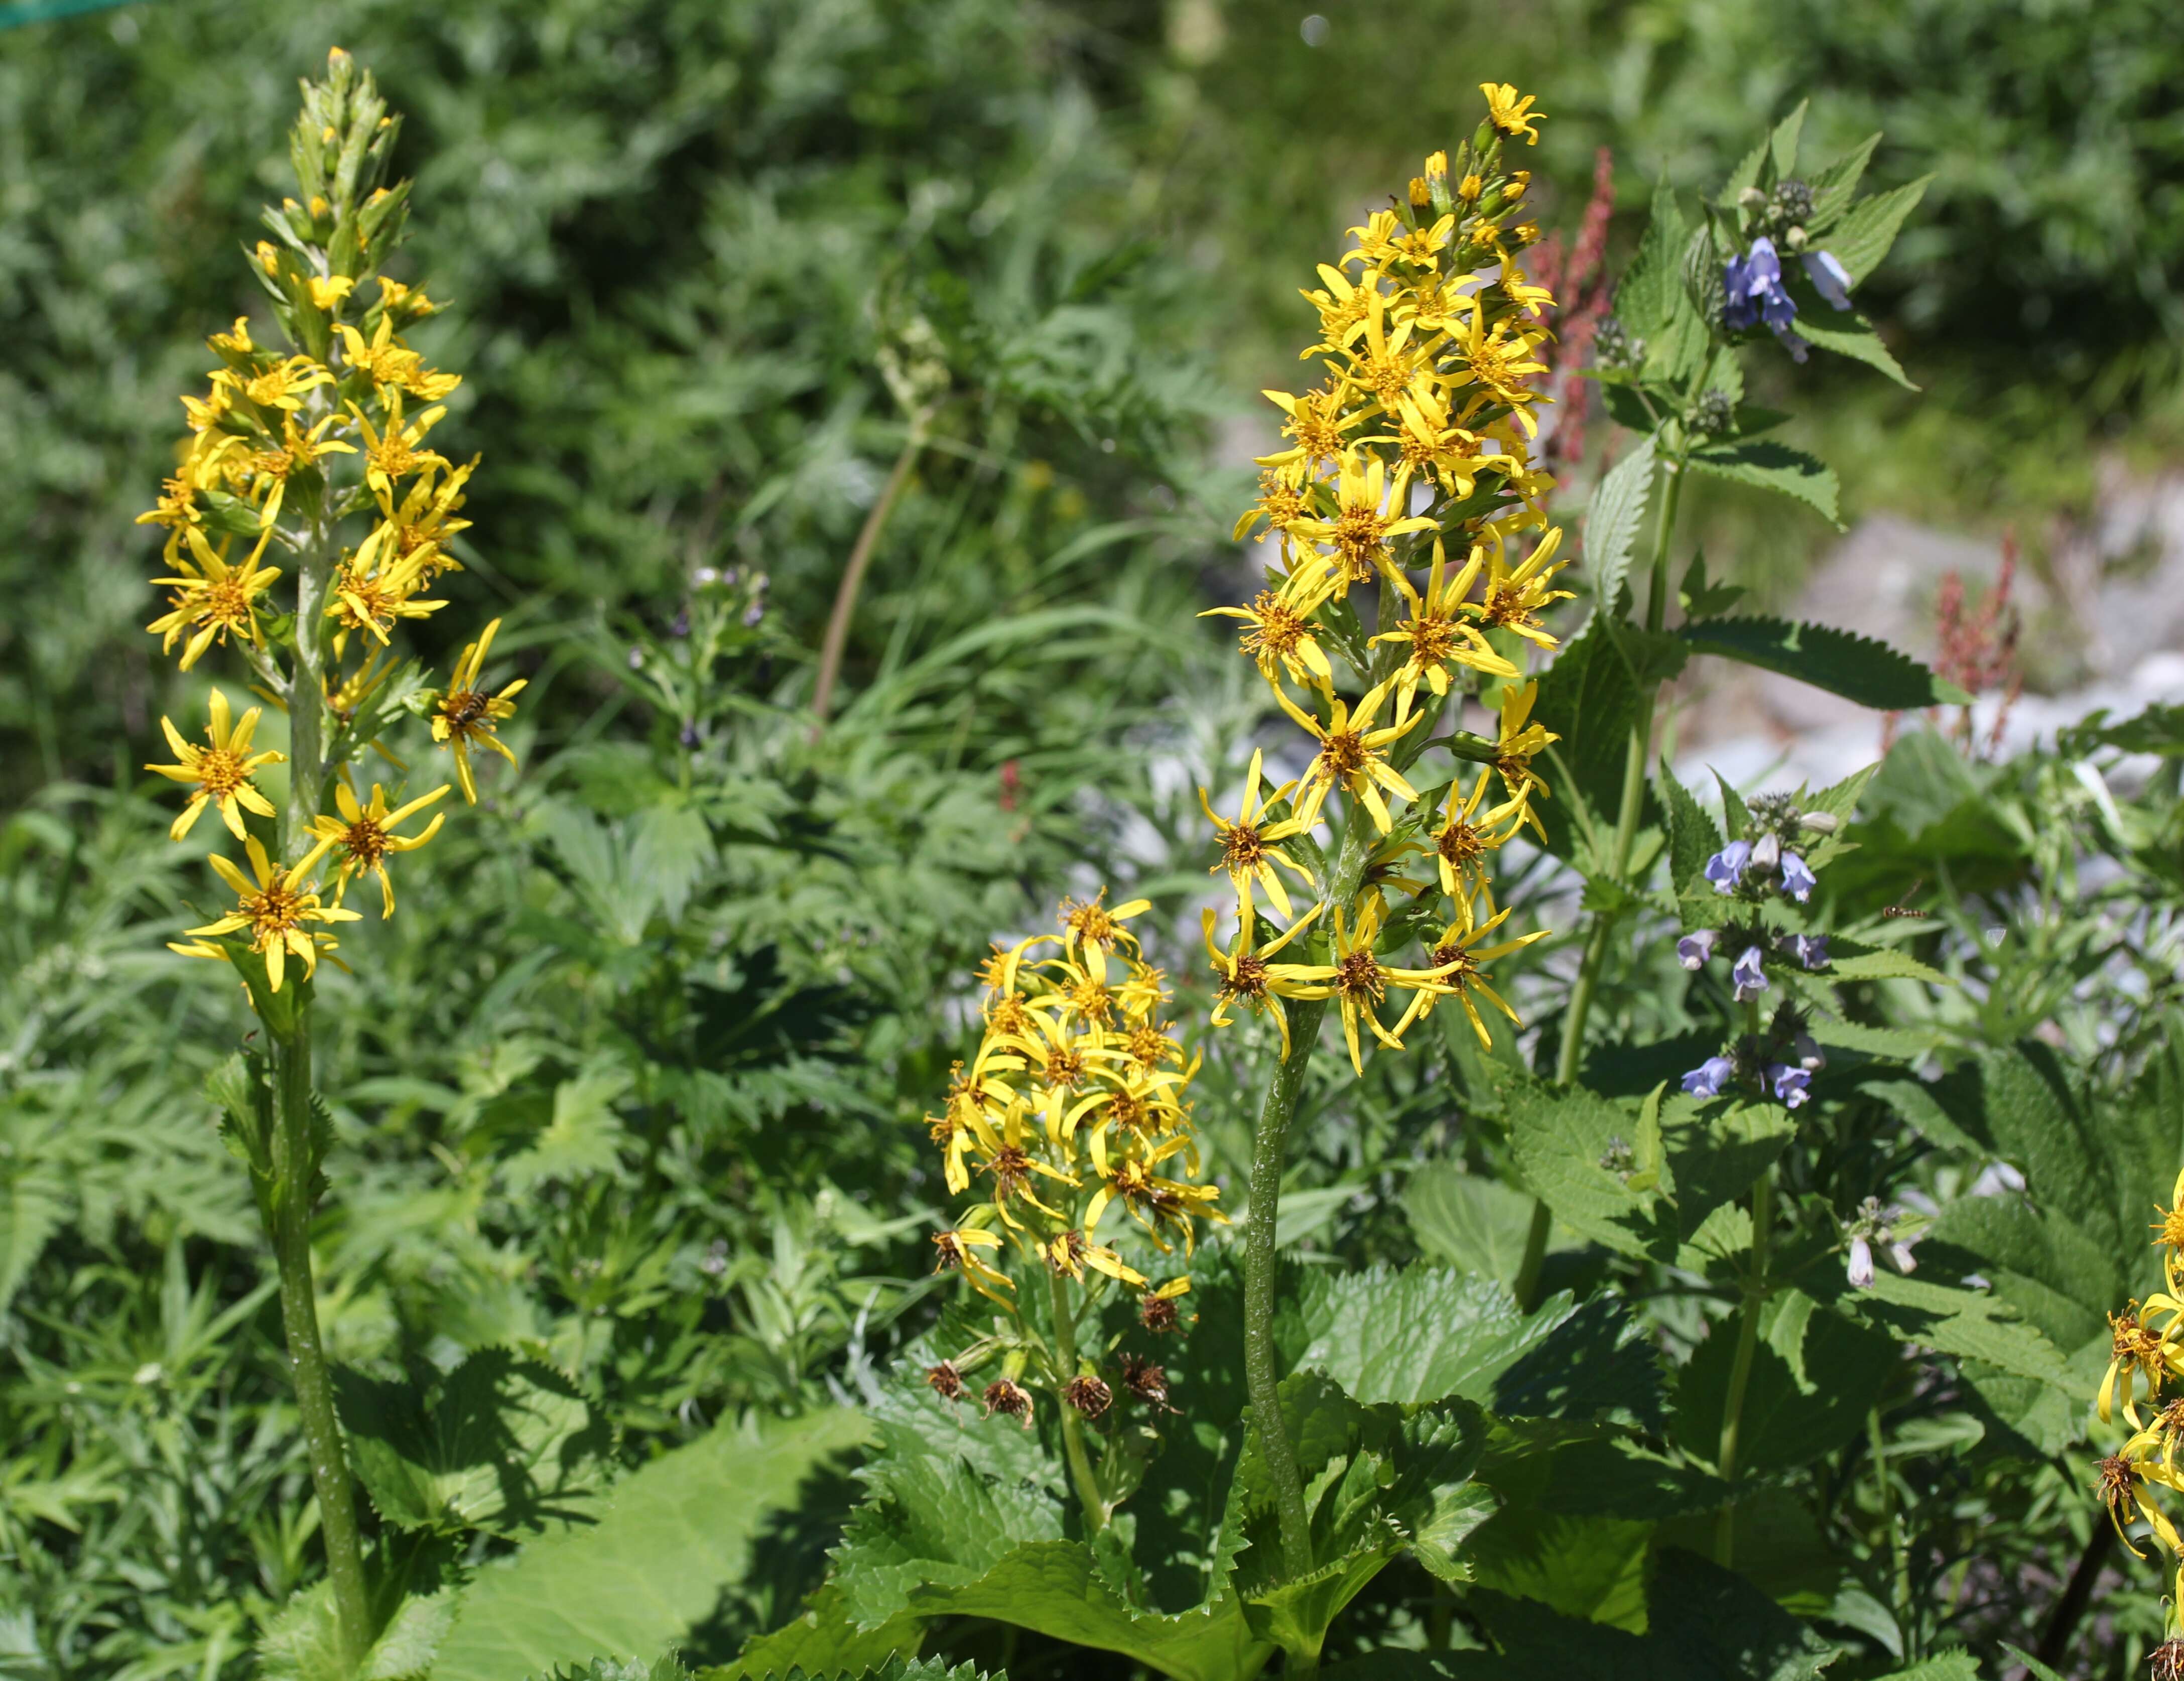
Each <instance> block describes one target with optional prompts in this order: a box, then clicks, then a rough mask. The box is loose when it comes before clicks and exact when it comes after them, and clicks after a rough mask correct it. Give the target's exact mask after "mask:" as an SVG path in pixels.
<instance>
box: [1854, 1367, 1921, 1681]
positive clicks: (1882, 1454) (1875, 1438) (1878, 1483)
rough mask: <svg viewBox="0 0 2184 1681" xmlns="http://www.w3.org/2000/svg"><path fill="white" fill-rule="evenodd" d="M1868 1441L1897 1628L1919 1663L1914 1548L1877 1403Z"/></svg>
mask: <svg viewBox="0 0 2184 1681" xmlns="http://www.w3.org/2000/svg"><path fill="white" fill-rule="evenodd" d="M1865 1443H1866V1448H1867V1450H1868V1451H1869V1452H1870V1453H1871V1454H1872V1456H1873V1483H1874V1489H1875V1492H1876V1493H1877V1494H1878V1495H1879V1496H1880V1527H1881V1528H1884V1529H1886V1531H1887V1532H1888V1556H1889V1564H1890V1566H1891V1569H1892V1583H1893V1585H1894V1588H1895V1601H1896V1603H1895V1611H1896V1630H1897V1634H1899V1635H1901V1636H1902V1637H1903V1659H1904V1662H1907V1663H1916V1662H1918V1661H1919V1651H1918V1650H1917V1645H1918V1642H1917V1639H1916V1638H1915V1634H1914V1630H1913V1628H1912V1626H1911V1622H1912V1619H1911V1550H1910V1548H1909V1546H1908V1545H1906V1543H1905V1541H1904V1537H1903V1523H1902V1522H1900V1521H1899V1520H1898V1518H1897V1513H1896V1483H1895V1482H1894V1479H1892V1478H1891V1477H1890V1476H1889V1474H1888V1440H1887V1438H1886V1435H1884V1434H1883V1433H1882V1431H1881V1428H1880V1408H1879V1407H1877V1406H1876V1407H1872V1408H1869V1409H1868V1411H1867V1412H1866V1415H1865Z"/></svg>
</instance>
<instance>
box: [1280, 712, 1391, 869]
mask: <svg viewBox="0 0 2184 1681" xmlns="http://www.w3.org/2000/svg"><path fill="white" fill-rule="evenodd" d="M1393 690H1394V684H1393V682H1385V683H1382V684H1381V685H1380V686H1379V687H1377V688H1374V689H1372V690H1370V691H1368V693H1366V695H1365V696H1364V698H1363V699H1361V700H1360V701H1359V702H1358V703H1357V710H1356V711H1355V712H1352V711H1351V708H1350V703H1349V702H1348V701H1346V700H1344V699H1341V698H1340V696H1337V697H1335V698H1334V699H1333V701H1332V702H1331V712H1330V715H1329V718H1328V721H1326V722H1325V723H1324V724H1323V723H1321V722H1320V721H1319V720H1318V719H1317V718H1315V717H1313V716H1312V714H1310V713H1309V712H1307V711H1305V710H1303V709H1302V708H1301V707H1300V706H1298V705H1297V704H1296V703H1295V701H1293V700H1291V699H1290V698H1289V696H1288V695H1286V694H1284V693H1281V692H1280V691H1279V690H1276V691H1275V694H1274V699H1276V701H1278V702H1279V704H1280V705H1281V708H1282V710H1284V712H1287V713H1288V714H1289V715H1290V717H1292V718H1294V719H1295V720H1296V721H1297V723H1298V724H1299V725H1300V726H1301V727H1303V728H1304V729H1306V730H1308V731H1310V732H1311V733H1312V737H1313V738H1315V739H1316V740H1317V741H1318V743H1319V752H1318V754H1317V755H1315V756H1314V758H1313V760H1312V768H1311V769H1310V770H1308V771H1306V772H1305V777H1304V788H1305V791H1304V797H1303V799H1302V801H1301V803H1294V804H1295V813H1296V815H1297V817H1298V819H1299V820H1300V821H1301V822H1303V823H1304V824H1305V825H1306V826H1307V827H1310V826H1311V825H1312V824H1313V823H1316V822H1318V821H1319V809H1320V807H1321V806H1322V805H1323V804H1326V803H1327V797H1328V795H1329V794H1330V793H1334V790H1335V788H1338V787H1340V788H1346V789H1347V790H1348V791H1349V792H1350V793H1351V796H1352V797H1353V798H1355V799H1361V800H1362V801H1363V802H1364V803H1365V809H1366V810H1368V811H1370V812H1371V813H1372V814H1373V825H1374V827H1377V828H1378V829H1379V831H1380V832H1381V833H1382V834H1384V835H1385V834H1386V833H1387V832H1388V831H1389V829H1390V827H1393V825H1392V823H1391V822H1390V819H1389V816H1388V804H1387V801H1386V800H1385V799H1383V798H1382V795H1383V794H1384V793H1391V794H1393V795H1395V796H1396V799H1401V800H1403V801H1406V802H1407V801H1410V800H1413V799H1417V798H1418V790H1417V789H1416V788H1412V786H1411V785H1410V784H1409V783H1408V782H1405V781H1404V780H1403V778H1402V776H1401V772H1399V771H1397V770H1396V767H1395V766H1394V765H1391V764H1390V763H1389V762H1388V756H1387V754H1385V753H1384V752H1382V751H1381V749H1383V748H1385V747H1386V746H1388V745H1389V744H1390V743H1391V742H1394V741H1396V739H1397V738H1400V737H1401V736H1402V735H1403V734H1404V733H1405V732H1407V731H1409V730H1410V729H1411V728H1412V726H1414V725H1416V724H1417V723H1418V722H1419V721H1420V720H1421V719H1423V717H1424V714H1423V713H1418V714H1413V715H1412V716H1411V717H1408V718H1399V719H1397V720H1396V722H1394V723H1392V724H1390V725H1388V726H1385V727H1384V728H1381V729H1377V730H1376V729H1374V728H1373V715H1374V714H1376V713H1377V712H1379V710H1380V705H1381V703H1382V702H1383V701H1385V700H1386V699H1387V698H1388V696H1389V695H1390V693H1392V692H1393Z"/></svg>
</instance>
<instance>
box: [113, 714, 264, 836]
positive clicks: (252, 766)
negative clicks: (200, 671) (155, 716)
mask: <svg viewBox="0 0 2184 1681" xmlns="http://www.w3.org/2000/svg"><path fill="white" fill-rule="evenodd" d="M259 710H260V709H259V708H258V707H255V706H253V707H252V708H251V709H250V710H248V712H245V713H244V714H243V715H242V722H241V723H239V724H238V723H233V722H232V721H231V719H232V715H231V712H230V711H229V710H228V704H227V697H226V695H225V694H223V693H220V690H218V689H214V691H213V692H212V706H211V711H212V719H211V721H210V723H209V725H208V726H206V729H205V740H206V741H207V743H209V745H207V746H204V747H198V746H195V745H193V744H192V743H189V742H187V741H185V740H183V739H182V732H181V731H180V730H178V729H176V728H175V726H174V721H172V720H171V719H168V718H164V717H163V718H161V719H160V720H159V727H160V728H161V729H163V730H164V731H165V732H167V745H168V746H170V747H171V748H172V749H174V750H175V758H176V759H178V760H181V763H180V764H175V765H146V766H145V767H144V768H145V769H146V770H148V771H154V772H156V773H157V774H158V775H159V776H164V777H166V778H168V780H170V782H195V783H196V784H197V788H196V789H195V791H194V792H192V793H191V795H190V798H189V803H188V804H186V805H184V806H183V807H182V811H181V815H180V816H179V817H177V818H175V822H174V827H172V828H170V829H169V830H168V831H167V836H168V838H169V839H170V840H180V839H181V838H182V837H183V836H185V835H187V833H189V832H190V830H191V828H192V827H194V826H195V824H196V822H197V821H198V815H199V814H200V813H201V812H203V810H204V809H205V807H206V806H208V805H209V806H211V807H212V808H213V809H214V810H216V811H218V812H219V813H220V821H222V822H224V823H226V825H227V827H228V831H229V832H230V833H231V834H232V835H233V836H234V837H235V838H236V839H237V840H243V839H247V838H248V837H247V835H246V834H245V832H244V831H243V827H242V814H243V813H244V812H245V811H254V812H256V813H257V814H258V815H259V816H261V817H270V816H272V815H274V811H273V802H272V801H271V800H270V799H266V798H265V795H264V794H262V793H259V791H258V789H257V788H256V786H255V785H254V784H253V782H251V780H250V779H251V777H252V776H253V775H254V774H255V773H256V772H257V771H258V769H259V766H260V765H281V764H286V763H287V756H286V755H285V754H278V753H270V752H269V753H253V752H251V750H250V738H251V737H252V736H253V735H255V734H256V733H257V731H258V717H259Z"/></svg>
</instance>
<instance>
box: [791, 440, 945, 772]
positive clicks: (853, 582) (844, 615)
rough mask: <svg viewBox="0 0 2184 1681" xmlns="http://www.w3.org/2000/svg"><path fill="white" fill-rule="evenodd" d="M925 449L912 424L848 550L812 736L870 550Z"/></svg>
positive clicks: (834, 677) (826, 642) (828, 698)
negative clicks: (908, 434)
mask: <svg viewBox="0 0 2184 1681" xmlns="http://www.w3.org/2000/svg"><path fill="white" fill-rule="evenodd" d="M923 448H925V424H924V421H923V420H922V419H921V420H913V421H911V427H910V436H909V437H907V438H905V440H904V441H903V446H902V454H900V455H898V456H896V457H895V458H894V467H893V468H892V469H890V470H889V473H888V476H887V483H886V484H885V485H884V486H883V487H882V488H881V490H880V495H879V500H878V501H877V502H875V503H873V504H872V511H871V512H869V513H868V514H866V515H865V523H864V525H863V526H861V528H860V529H859V531H858V532H857V540H856V542H855V543H854V544H852V545H851V546H850V563H849V565H846V566H844V568H843V569H842V582H841V584H840V585H839V587H837V588H836V590H835V592H834V609H833V612H831V613H829V614H828V615H827V634H826V637H824V639H823V640H822V642H821V643H820V644H819V675H818V678H817V680H816V682H814V683H813V685H812V688H811V715H812V717H813V718H814V719H815V720H816V724H815V726H814V728H813V733H814V735H815V736H816V734H817V725H819V724H824V723H825V722H826V721H827V713H828V712H829V711H831V710H833V704H834V685H835V682H837V681H838V679H839V678H840V676H841V675H842V653H843V650H844V648H846V647H847V646H848V644H849V640H850V620H851V619H852V618H854V617H855V615H856V611H857V593H858V592H859V591H860V590H861V589H862V588H863V587H864V583H865V570H866V568H867V567H868V566H870V565H872V550H873V549H875V548H877V547H878V546H879V540H880V533H881V532H883V531H884V530H885V529H886V528H887V522H888V515H889V514H891V513H893V512H894V504H895V498H897V497H898V496H900V495H901V494H902V487H903V486H904V484H905V482H907V481H908V480H909V478H910V470H911V467H913V466H915V465H917V457H918V454H919V452H921V451H922V450H923Z"/></svg>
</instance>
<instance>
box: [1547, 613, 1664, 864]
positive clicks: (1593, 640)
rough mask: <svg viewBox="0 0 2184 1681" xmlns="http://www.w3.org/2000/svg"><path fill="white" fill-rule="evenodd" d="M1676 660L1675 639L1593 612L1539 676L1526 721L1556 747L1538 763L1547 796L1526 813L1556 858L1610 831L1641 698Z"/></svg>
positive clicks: (1661, 678) (1619, 797)
mask: <svg viewBox="0 0 2184 1681" xmlns="http://www.w3.org/2000/svg"><path fill="white" fill-rule="evenodd" d="M1684 658H1685V650H1684V647H1683V644H1682V643H1680V642H1679V641H1678V640H1677V638H1676V637H1673V636H1669V635H1667V634H1665V633H1663V634H1660V635H1655V634H1654V633H1652V632H1649V631H1647V630H1646V629H1645V628H1644V627H1643V626H1637V625H1630V624H1623V625H1618V624H1616V623H1615V622H1614V621H1613V618H1612V616H1611V615H1608V614H1607V613H1604V612H1600V611H1596V612H1595V613H1594V614H1593V615H1592V616H1591V618H1589V619H1587V620H1586V621H1585V626H1584V628H1583V629H1582V630H1580V632H1578V633H1577V634H1576V635H1575V636H1574V637H1571V638H1570V639H1569V640H1568V642H1567V643H1563V647H1562V650H1561V652H1560V653H1558V654H1557V655H1556V656H1555V663H1554V664H1553V665H1550V666H1549V667H1548V668H1547V669H1546V671H1545V672H1543V673H1542V674H1541V677H1540V692H1539V696H1538V698H1537V699H1536V700H1535V702H1534V703H1533V708H1532V717H1533V720H1534V721H1535V722H1536V723H1538V724H1540V725H1541V726H1543V727H1545V728H1546V729H1548V730H1551V731H1552V732H1554V733H1556V734H1557V735H1558V736H1560V737H1561V738H1562V740H1561V741H1560V742H1558V743H1556V744H1555V745H1554V747H1553V748H1552V749H1550V753H1551V754H1552V757H1550V758H1549V759H1548V760H1546V764H1547V767H1548V771H1547V775H1548V781H1549V782H1550V783H1551V784H1552V794H1551V796H1550V798H1548V799H1546V800H1544V801H1541V803H1540V804H1536V805H1535V806H1534V807H1533V810H1534V811H1535V813H1536V814H1537V815H1538V816H1539V818H1540V820H1541V823H1542V824H1543V825H1544V827H1546V832H1547V846H1548V849H1549V850H1550V851H1552V852H1553V853H1554V854H1555V855H1556V856H1557V857H1559V858H1569V857H1573V856H1574V855H1575V854H1577V852H1578V851H1579V849H1580V847H1581V846H1582V845H1583V843H1584V842H1585V838H1586V836H1587V835H1588V833H1592V832H1604V831H1605V830H1608V829H1612V828H1613V827H1614V823H1615V817H1616V813H1617V809H1618V807H1619V804H1620V803H1621V800H1622V793H1623V773H1624V766H1625V765H1626V764H1627V763H1628V760H1629V754H1630V732H1631V730H1632V728H1633V726H1635V723H1636V721H1637V718H1638V708H1639V704H1640V697H1641V690H1642V691H1644V692H1646V693H1650V691H1651V687H1652V685H1654V684H1657V683H1660V682H1665V681H1667V680H1668V679H1669V678H1670V677H1673V676H1675V675H1676V674H1677V672H1678V671H1680V670H1681V669H1682V667H1683V661H1684Z"/></svg>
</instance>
